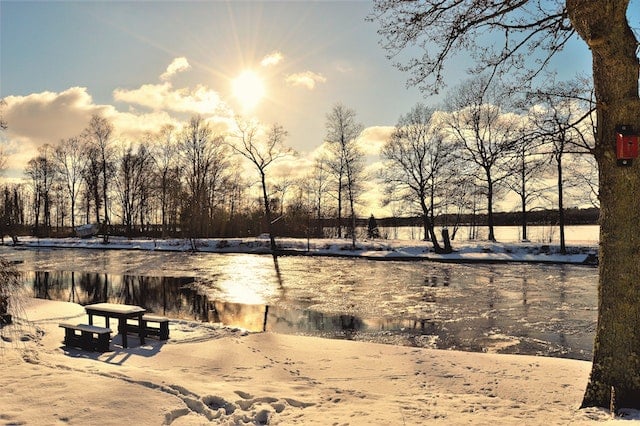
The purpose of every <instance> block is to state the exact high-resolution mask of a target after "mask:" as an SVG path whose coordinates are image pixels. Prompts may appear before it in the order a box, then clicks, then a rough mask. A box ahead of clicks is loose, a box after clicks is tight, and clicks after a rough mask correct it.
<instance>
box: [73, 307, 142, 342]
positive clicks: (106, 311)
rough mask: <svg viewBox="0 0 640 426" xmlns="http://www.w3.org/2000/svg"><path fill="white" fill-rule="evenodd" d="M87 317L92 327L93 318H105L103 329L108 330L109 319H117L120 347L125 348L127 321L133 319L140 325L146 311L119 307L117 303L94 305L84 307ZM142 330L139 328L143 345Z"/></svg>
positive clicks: (139, 308) (137, 308)
mask: <svg viewBox="0 0 640 426" xmlns="http://www.w3.org/2000/svg"><path fill="white" fill-rule="evenodd" d="M84 309H85V311H86V312H87V314H88V315H89V324H90V325H93V316H94V315H96V316H101V317H105V327H107V328H109V318H117V319H118V334H120V336H122V347H123V348H126V347H127V319H130V318H134V319H137V320H138V324H142V316H143V315H144V313H145V312H146V309H144V308H142V307H140V306H136V305H121V304H118V303H96V304H94V305H87V306H85V307H84ZM144 334H145V333H144V330H143V328H142V327H139V330H138V336H140V344H141V345H144Z"/></svg>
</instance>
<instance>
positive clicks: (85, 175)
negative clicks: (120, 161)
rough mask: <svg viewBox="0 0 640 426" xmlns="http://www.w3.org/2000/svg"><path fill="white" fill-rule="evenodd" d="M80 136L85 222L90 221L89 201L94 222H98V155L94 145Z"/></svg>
mask: <svg viewBox="0 0 640 426" xmlns="http://www.w3.org/2000/svg"><path fill="white" fill-rule="evenodd" d="M81 137H82V145H83V147H84V153H83V161H84V163H85V166H84V168H83V169H82V179H83V180H84V183H85V185H84V203H85V204H84V205H85V217H86V222H87V223H89V222H90V221H91V219H90V217H91V203H92V202H93V206H94V213H95V223H96V224H99V223H100V209H101V207H102V195H101V191H100V174H101V172H100V156H99V151H98V149H97V148H96V147H94V146H92V145H91V144H90V143H88V141H87V140H86V139H85V137H84V136H81Z"/></svg>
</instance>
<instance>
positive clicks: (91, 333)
mask: <svg viewBox="0 0 640 426" xmlns="http://www.w3.org/2000/svg"><path fill="white" fill-rule="evenodd" d="M58 326H59V327H62V328H64V344H65V345H67V346H71V347H74V348H82V349H85V350H87V351H96V352H107V351H109V342H110V340H111V329H110V328H105V327H96V326H95V325H89V324H68V323H61V324H58Z"/></svg>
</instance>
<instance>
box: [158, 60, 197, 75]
mask: <svg viewBox="0 0 640 426" xmlns="http://www.w3.org/2000/svg"><path fill="white" fill-rule="evenodd" d="M189 68H191V65H189V61H187V58H185V57H184V56H181V57H179V58H175V59H174V60H173V61H172V62H171V63H170V64H169V66H168V67H167V69H166V71H165V72H164V73H162V75H161V76H160V80H162V81H167V80H169V79H170V78H171V77H173V76H174V75H175V74H177V73H179V72H182V71H186V70H188V69H189Z"/></svg>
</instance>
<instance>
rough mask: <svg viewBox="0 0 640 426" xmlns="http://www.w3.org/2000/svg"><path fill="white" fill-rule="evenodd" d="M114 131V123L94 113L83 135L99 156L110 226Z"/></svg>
mask: <svg viewBox="0 0 640 426" xmlns="http://www.w3.org/2000/svg"><path fill="white" fill-rule="evenodd" d="M112 133H113V125H112V124H111V123H110V122H109V120H107V119H106V118H104V117H101V116H99V115H96V114H94V115H93V116H91V120H89V125H88V126H87V127H86V129H84V131H83V135H84V139H85V141H86V142H87V143H88V144H89V145H90V146H91V149H93V150H95V155H96V156H97V160H98V161H97V163H98V164H97V165H98V167H99V171H100V178H101V188H100V189H101V191H102V193H101V196H102V204H103V206H104V224H105V225H106V226H108V225H109V224H110V223H111V221H110V219H109V183H110V181H111V177H112V176H113V162H112V158H111V157H112V148H111V134H112ZM104 242H105V243H106V242H109V233H108V228H106V227H105V230H104Z"/></svg>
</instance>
